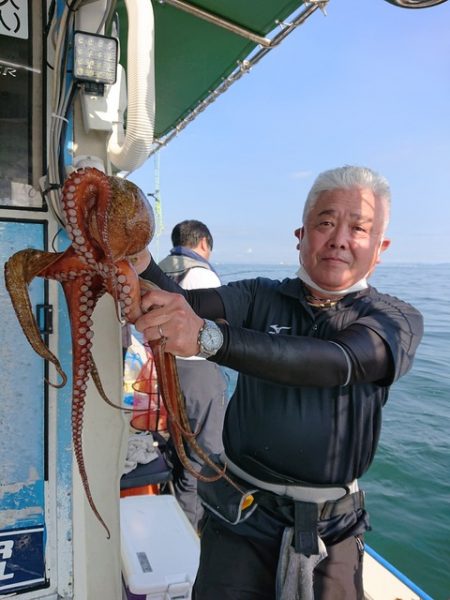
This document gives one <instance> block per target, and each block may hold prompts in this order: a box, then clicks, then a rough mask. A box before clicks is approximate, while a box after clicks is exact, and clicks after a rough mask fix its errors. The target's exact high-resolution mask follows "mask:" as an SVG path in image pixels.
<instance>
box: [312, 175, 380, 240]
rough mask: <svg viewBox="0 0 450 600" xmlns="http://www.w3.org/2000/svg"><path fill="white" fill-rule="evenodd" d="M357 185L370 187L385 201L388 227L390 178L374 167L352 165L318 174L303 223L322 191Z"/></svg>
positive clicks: (376, 195)
mask: <svg viewBox="0 0 450 600" xmlns="http://www.w3.org/2000/svg"><path fill="white" fill-rule="evenodd" d="M355 187H358V188H363V187H364V188H369V189H370V190H372V192H373V194H374V196H375V197H376V198H378V199H380V200H381V201H382V202H383V204H384V208H385V215H384V229H386V227H387V225H388V223H389V216H390V211H391V190H390V187H389V182H388V180H387V179H386V178H385V177H383V176H382V175H379V174H378V173H376V172H375V171H372V169H369V168H367V167H355V166H351V165H345V166H344V167H338V168H337V169H330V170H329V171H323V173H320V174H319V175H318V176H317V178H316V180H315V181H314V183H313V185H312V188H311V189H310V191H309V193H308V196H307V198H306V202H305V207H304V209H303V223H305V222H306V219H307V217H308V213H309V211H310V210H311V209H312V208H313V206H314V204H315V202H316V200H317V198H318V197H319V195H320V194H321V193H322V192H326V191H330V190H342V189H344V190H347V189H351V188H355Z"/></svg>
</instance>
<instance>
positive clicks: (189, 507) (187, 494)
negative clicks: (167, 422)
mask: <svg viewBox="0 0 450 600" xmlns="http://www.w3.org/2000/svg"><path fill="white" fill-rule="evenodd" d="M171 237H172V245H173V248H172V250H171V251H170V254H169V256H167V257H166V258H165V259H164V260H162V261H161V262H160V264H159V266H160V268H161V269H162V270H163V271H164V272H165V273H166V274H167V275H168V276H169V277H171V278H172V279H173V280H174V281H176V282H177V283H178V284H179V285H180V286H181V287H182V288H183V289H186V290H192V289H196V288H213V287H218V286H220V279H219V276H218V275H217V273H216V271H215V270H214V268H213V266H212V265H211V263H210V262H209V259H210V257H211V252H212V249H213V238H212V235H211V233H210V231H209V229H208V227H207V226H206V225H205V224H204V223H201V222H200V221H196V220H193V219H190V220H186V221H182V222H181V223H178V224H177V225H175V227H174V228H173V230H172V236H171ZM176 362H177V371H178V376H179V380H180V385H181V389H182V391H183V394H184V397H185V401H186V412H187V415H188V417H189V422H190V425H191V430H192V431H193V432H194V433H196V434H197V435H196V440H197V442H198V444H199V445H200V446H201V447H202V448H203V449H204V450H205V451H206V452H207V453H217V452H219V453H220V452H221V451H222V449H223V446H222V428H223V420H224V416H225V409H226V404H227V383H226V379H225V377H224V375H223V372H222V369H221V368H220V367H219V366H218V365H216V364H214V363H211V362H209V361H207V360H205V359H204V358H200V357H198V356H191V357H185V358H180V357H177V359H176ZM169 448H170V461H171V463H172V465H173V476H174V487H175V495H176V497H177V499H178V502H179V503H180V505H181V507H182V508H183V510H184V512H185V513H186V516H187V517H188V519H189V520H190V522H191V523H192V525H193V527H194V528H195V529H197V527H198V523H199V520H200V519H201V517H202V515H203V508H202V505H201V503H200V500H199V498H198V496H197V479H196V478H195V477H194V476H193V475H191V473H189V472H188V471H186V469H184V467H183V466H182V464H181V462H180V460H179V458H178V456H177V455H176V453H175V451H174V449H173V446H172V444H171V443H169ZM186 454H187V455H188V457H189V460H190V461H191V464H192V466H193V467H194V468H195V469H196V470H200V468H201V466H202V461H201V459H200V458H199V457H198V456H197V455H196V454H195V453H194V452H193V451H192V450H191V448H190V447H189V446H188V445H186Z"/></svg>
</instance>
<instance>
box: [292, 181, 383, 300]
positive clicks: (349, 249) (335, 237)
mask: <svg viewBox="0 0 450 600" xmlns="http://www.w3.org/2000/svg"><path fill="white" fill-rule="evenodd" d="M384 216H385V207H384V203H383V202H382V201H380V200H379V199H378V198H375V196H374V194H373V192H372V191H371V190H370V189H368V188H351V189H336V190H329V191H326V192H322V193H321V194H320V195H319V197H318V198H317V200H316V203H315V205H313V207H312V209H311V210H310V212H309V214H308V216H307V219H306V223H305V224H304V226H303V227H302V229H301V230H300V232H299V239H300V256H301V262H302V264H303V266H304V267H305V269H306V271H307V272H308V274H309V276H310V277H311V279H313V281H314V282H315V283H317V285H319V286H320V287H322V288H324V289H327V290H331V291H339V290H344V289H346V288H348V287H350V286H351V285H353V284H354V283H356V282H357V281H359V280H360V279H362V278H363V277H365V276H366V275H368V274H369V273H370V272H371V271H372V270H373V268H374V267H375V265H376V263H377V262H378V261H379V255H380V252H381V251H383V250H385V249H386V248H387V247H388V246H389V240H383V223H384Z"/></svg>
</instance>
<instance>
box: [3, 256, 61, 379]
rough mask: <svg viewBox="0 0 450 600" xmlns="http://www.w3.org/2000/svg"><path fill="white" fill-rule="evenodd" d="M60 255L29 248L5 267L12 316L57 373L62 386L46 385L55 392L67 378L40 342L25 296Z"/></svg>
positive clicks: (55, 359)
mask: <svg viewBox="0 0 450 600" xmlns="http://www.w3.org/2000/svg"><path fill="white" fill-rule="evenodd" d="M61 255H62V253H58V254H55V253H51V252H43V251H41V250H33V249H31V248H28V249H26V250H20V251H19V252H16V253H15V254H13V256H11V258H9V260H8V261H7V262H6V263H5V283H6V289H7V290H8V292H9V295H10V298H11V302H12V305H13V308H14V312H15V313H16V315H17V318H18V320H19V323H20V325H21V327H22V330H23V331H24V333H25V336H26V338H27V340H28V342H29V343H30V345H31V347H32V348H33V350H34V351H35V352H36V354H38V355H39V356H40V357H41V358H43V359H44V360H48V361H49V362H51V363H52V364H53V365H54V366H55V368H56V370H57V372H58V373H59V375H60V377H61V380H62V381H61V383H59V384H58V383H51V382H50V381H49V382H48V383H49V384H50V385H51V386H53V387H55V388H61V387H63V386H64V385H66V383H67V376H66V374H65V373H64V371H63V369H62V367H61V364H60V362H59V360H58V359H57V358H56V356H55V355H54V354H53V352H51V351H50V349H49V348H48V346H47V345H46V344H45V343H44V342H43V340H42V337H41V334H40V332H39V327H38V324H37V322H36V318H35V316H34V314H33V308H32V306H31V302H30V297H29V295H28V285H29V284H30V283H31V281H32V280H33V279H34V278H35V277H36V276H37V275H40V274H41V273H42V271H43V270H44V269H45V268H46V267H48V266H49V265H51V264H53V263H54V262H55V261H57V260H58V258H59V257H60V256H61Z"/></svg>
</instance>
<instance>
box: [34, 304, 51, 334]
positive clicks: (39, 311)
mask: <svg viewBox="0 0 450 600" xmlns="http://www.w3.org/2000/svg"><path fill="white" fill-rule="evenodd" d="M36 321H37V324H38V328H39V333H44V334H50V333H53V304H36Z"/></svg>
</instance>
